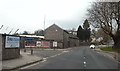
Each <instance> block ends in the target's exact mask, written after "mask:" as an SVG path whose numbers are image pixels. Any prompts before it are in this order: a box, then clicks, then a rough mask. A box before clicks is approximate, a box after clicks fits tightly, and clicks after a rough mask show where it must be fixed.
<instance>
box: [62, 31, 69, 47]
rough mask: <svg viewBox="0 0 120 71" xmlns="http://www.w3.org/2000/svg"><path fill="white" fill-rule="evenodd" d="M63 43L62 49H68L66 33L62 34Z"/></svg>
mask: <svg viewBox="0 0 120 71" xmlns="http://www.w3.org/2000/svg"><path fill="white" fill-rule="evenodd" d="M63 43H64V46H63V47H64V48H68V47H69V34H68V33H67V32H65V31H64V32H63Z"/></svg>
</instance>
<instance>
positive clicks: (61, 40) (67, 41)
mask: <svg viewBox="0 0 120 71" xmlns="http://www.w3.org/2000/svg"><path fill="white" fill-rule="evenodd" d="M44 37H45V39H47V40H53V41H57V43H58V44H57V47H58V48H68V47H73V46H78V45H79V40H78V38H77V37H76V36H73V34H70V33H69V32H68V31H66V30H63V29H62V28H60V27H59V26H57V25H56V24H53V25H51V26H50V27H48V28H47V29H45V35H44Z"/></svg>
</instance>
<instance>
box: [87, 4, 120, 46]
mask: <svg viewBox="0 0 120 71" xmlns="http://www.w3.org/2000/svg"><path fill="white" fill-rule="evenodd" d="M119 8H120V2H94V3H93V5H92V8H90V9H88V16H89V20H90V21H91V22H92V24H91V25H92V26H93V27H97V28H101V29H103V31H104V32H105V33H106V34H107V35H109V36H110V37H112V39H113V41H114V48H120V9H119Z"/></svg>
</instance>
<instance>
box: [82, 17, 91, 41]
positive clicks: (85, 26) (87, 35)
mask: <svg viewBox="0 0 120 71" xmlns="http://www.w3.org/2000/svg"><path fill="white" fill-rule="evenodd" d="M83 30H84V37H85V38H84V40H85V41H87V40H89V39H90V34H91V31H90V25H89V22H88V20H87V19H86V20H85V21H84V23H83Z"/></svg>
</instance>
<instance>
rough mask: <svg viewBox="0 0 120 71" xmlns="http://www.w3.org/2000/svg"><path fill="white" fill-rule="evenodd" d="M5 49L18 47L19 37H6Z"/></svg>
mask: <svg viewBox="0 0 120 71" xmlns="http://www.w3.org/2000/svg"><path fill="white" fill-rule="evenodd" d="M5 47H6V48H15V47H20V37H15V36H6V41H5Z"/></svg>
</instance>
